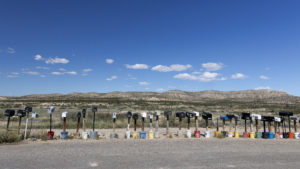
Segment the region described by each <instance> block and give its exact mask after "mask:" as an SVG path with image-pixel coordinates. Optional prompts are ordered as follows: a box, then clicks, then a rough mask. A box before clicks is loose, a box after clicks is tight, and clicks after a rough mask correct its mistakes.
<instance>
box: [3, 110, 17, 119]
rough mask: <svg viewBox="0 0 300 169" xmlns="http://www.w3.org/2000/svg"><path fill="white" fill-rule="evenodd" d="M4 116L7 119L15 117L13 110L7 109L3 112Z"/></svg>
mask: <svg viewBox="0 0 300 169" xmlns="http://www.w3.org/2000/svg"><path fill="white" fill-rule="evenodd" d="M4 115H5V116H7V117H12V116H14V115H15V110H12V109H7V110H5V113H4Z"/></svg>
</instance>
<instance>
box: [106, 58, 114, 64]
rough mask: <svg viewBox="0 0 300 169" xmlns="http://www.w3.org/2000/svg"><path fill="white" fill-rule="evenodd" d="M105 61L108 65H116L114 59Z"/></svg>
mask: <svg viewBox="0 0 300 169" xmlns="http://www.w3.org/2000/svg"><path fill="white" fill-rule="evenodd" d="M105 61H106V63H107V64H112V63H114V60H113V59H106V60H105Z"/></svg>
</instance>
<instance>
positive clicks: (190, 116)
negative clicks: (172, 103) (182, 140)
mask: <svg viewBox="0 0 300 169" xmlns="http://www.w3.org/2000/svg"><path fill="white" fill-rule="evenodd" d="M186 117H188V118H193V117H194V113H190V112H186Z"/></svg>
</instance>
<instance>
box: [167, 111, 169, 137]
mask: <svg viewBox="0 0 300 169" xmlns="http://www.w3.org/2000/svg"><path fill="white" fill-rule="evenodd" d="M167 135H169V115H168V116H167Z"/></svg>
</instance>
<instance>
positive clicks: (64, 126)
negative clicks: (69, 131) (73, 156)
mask: <svg viewBox="0 0 300 169" xmlns="http://www.w3.org/2000/svg"><path fill="white" fill-rule="evenodd" d="M66 120H67V118H66V117H64V132H66Z"/></svg>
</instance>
